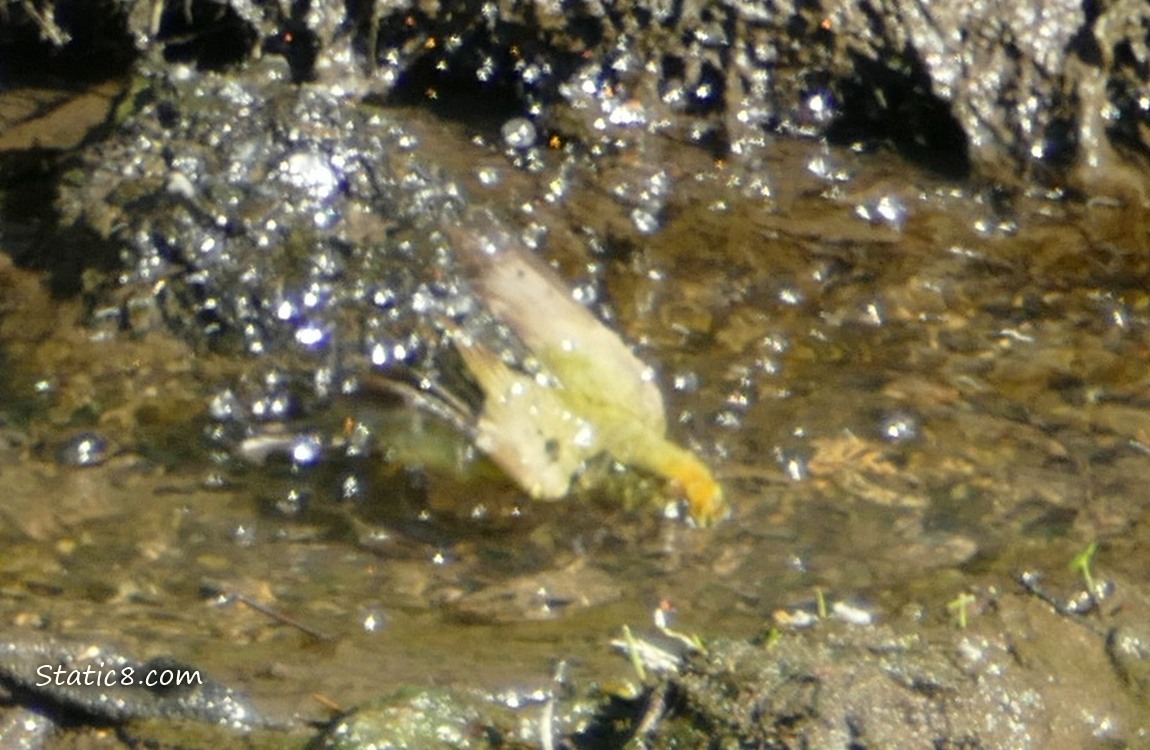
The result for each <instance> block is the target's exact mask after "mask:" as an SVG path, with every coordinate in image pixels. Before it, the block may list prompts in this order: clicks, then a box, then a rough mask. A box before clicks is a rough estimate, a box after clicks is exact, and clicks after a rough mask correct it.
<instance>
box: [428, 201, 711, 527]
mask: <svg viewBox="0 0 1150 750" xmlns="http://www.w3.org/2000/svg"><path fill="white" fill-rule="evenodd" d="M449 237H450V239H451V242H452V246H453V249H454V250H455V252H456V254H457V256H458V258H459V260H460V262H461V265H462V267H463V269H464V272H465V275H466V277H467V279H468V281H469V283H470V284H471V285H472V287H473V288H474V290H475V292H476V294H477V296H478V297H479V299H480V300H481V301H482V302H483V304H484V305H485V306H486V308H487V309H488V310H489V311H490V312H491V314H492V315H493V316H494V317H495V318H496V319H498V320H499V321H500V322H502V323H504V324H505V325H506V326H507V327H508V328H509V329H510V330H511V331H513V332H514V333H515V335H516V336H517V337H518V338H519V339H520V340H521V341H522V342H523V344H524V345H525V346H526V348H527V349H528V351H530V352H531V354H532V355H533V356H534V357H535V359H536V360H537V361H538V362H539V365H540V367H539V369H538V371H537V372H535V373H527V372H524V371H522V370H520V369H517V368H514V367H512V366H511V365H509V364H508V363H506V362H504V361H503V360H502V359H501V358H500V356H499V355H498V354H496V353H494V352H492V351H490V350H489V349H487V348H486V347H484V346H482V345H481V344H479V343H477V342H475V341H472V340H470V339H469V338H468V337H466V336H464V335H459V336H457V338H456V340H455V345H456V348H457V349H458V350H459V353H460V355H461V356H462V358H463V362H464V364H465V365H466V366H467V369H468V370H469V371H470V373H471V375H472V376H473V377H474V378H475V380H476V382H477V383H478V384H479V386H480V388H482V390H483V393H484V404H483V411H482V413H481V414H480V415H479V421H478V424H477V426H476V445H477V446H478V447H479V448H480V450H482V451H484V452H485V453H487V454H488V455H489V456H490V457H491V458H492V460H494V461H495V463H496V464H498V465H499V466H500V468H502V469H503V470H504V471H505V472H506V473H507V474H508V476H510V477H511V478H512V479H514V480H515V481H516V482H517V483H518V484H519V485H520V486H521V487H522V488H523V489H524V490H525V491H526V492H528V493H529V494H530V495H531V496H532V497H535V498H538V499H556V498H559V497H562V496H564V495H566V494H567V492H568V490H569V489H570V485H571V481H572V479H573V477H574V476H575V474H577V473H578V471H579V470H580V468H581V467H582V466H583V465H584V464H585V462H586V461H587V460H588V459H590V458H592V457H594V456H596V455H599V454H603V453H605V454H607V455H609V456H611V457H612V458H614V459H615V460H617V461H619V462H620V463H623V464H627V465H631V466H636V467H639V468H641V469H645V470H647V471H650V472H653V473H655V474H657V475H659V476H662V477H665V478H667V479H669V480H671V481H672V482H673V483H675V484H676V485H677V487H678V490H679V491H680V492H682V493H683V496H684V497H685V498H686V501H687V504H688V506H689V509H690V514H691V518H692V519H693V520H694V521H695V522H696V523H698V524H699V525H703V526H706V525H710V524H712V523H714V522H715V521H717V520H720V519H721V518H722V517H723V516H724V515H725V514H726V511H727V508H726V504H725V502H724V500H723V491H722V487H720V486H719V484H718V482H716V481H715V479H714V477H713V476H712V475H711V472H710V470H709V469H708V468H707V466H706V465H705V464H704V463H703V462H702V461H700V460H699V458H698V457H697V456H695V455H694V454H693V453H691V452H690V451H688V450H685V449H684V448H681V447H680V446H678V445H676V444H674V443H673V442H671V441H670V440H668V439H667V437H666V433H667V422H666V416H665V414H664V407H663V396H662V394H661V393H660V391H659V388H658V387H657V386H656V384H655V381H654V373H653V372H652V370H651V369H650V368H649V367H647V366H646V365H644V364H643V362H642V361H640V360H639V358H638V357H636V356H635V354H634V353H633V352H632V351H631V350H630V349H629V348H628V347H627V345H626V344H624V343H623V341H622V339H620V338H619V336H618V335H617V334H616V333H615V332H614V331H612V330H611V329H609V328H608V327H607V326H605V325H604V324H603V323H602V322H600V321H599V320H598V319H597V318H596V317H595V316H594V315H592V314H591V313H590V311H588V310H587V309H586V308H585V307H583V306H582V305H580V304H579V303H577V302H576V301H575V300H574V299H572V298H571V295H570V293H569V291H568V290H567V288H566V286H565V285H564V284H563V282H562V281H561V280H560V279H559V277H558V276H557V275H556V274H555V272H554V271H552V270H551V269H550V268H549V267H548V266H546V265H545V264H544V263H542V262H541V261H540V260H539V259H538V258H537V257H536V256H535V255H534V254H532V253H531V251H530V250H529V249H528V248H526V247H525V246H524V245H523V244H522V242H521V241H520V240H519V238H518V237H517V236H515V234H514V233H512V232H510V231H508V230H507V229H506V228H504V227H503V226H502V225H501V224H500V223H499V222H498V221H496V220H495V219H494V217H492V216H491V215H490V214H488V213H486V212H479V211H472V212H469V213H468V214H467V215H466V216H465V217H464V218H463V219H462V221H461V222H460V223H459V225H458V226H457V227H455V228H454V229H452V230H450V232H449Z"/></svg>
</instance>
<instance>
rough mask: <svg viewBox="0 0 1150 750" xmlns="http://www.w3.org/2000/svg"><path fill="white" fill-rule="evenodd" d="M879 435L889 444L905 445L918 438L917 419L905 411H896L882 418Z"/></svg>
mask: <svg viewBox="0 0 1150 750" xmlns="http://www.w3.org/2000/svg"><path fill="white" fill-rule="evenodd" d="M879 434H880V435H881V436H882V437H883V439H884V440H887V441H889V442H891V443H895V444H898V443H905V442H907V441H910V440H914V439H915V438H916V437H918V418H917V417H915V416H914V415H913V414H911V413H909V412H905V411H896V412H893V413H891V414H888V415H886V416H884V417H883V418H882V421H881V422H880V423H879Z"/></svg>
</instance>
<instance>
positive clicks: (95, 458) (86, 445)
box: [56, 432, 108, 466]
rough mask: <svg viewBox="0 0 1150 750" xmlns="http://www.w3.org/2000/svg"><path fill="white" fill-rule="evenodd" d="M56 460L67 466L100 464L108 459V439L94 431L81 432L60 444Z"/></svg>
mask: <svg viewBox="0 0 1150 750" xmlns="http://www.w3.org/2000/svg"><path fill="white" fill-rule="evenodd" d="M56 460H57V461H59V462H60V463H62V464H64V465H65V466H99V465H100V464H102V463H104V462H105V461H107V460H108V441H107V440H105V439H104V438H103V437H102V436H100V435H98V434H96V433H94V432H81V433H80V434H79V435H76V436H74V437H72V438H71V439H70V440H68V441H67V442H65V443H64V444H63V445H61V446H60V449H59V450H58V451H57V452H56Z"/></svg>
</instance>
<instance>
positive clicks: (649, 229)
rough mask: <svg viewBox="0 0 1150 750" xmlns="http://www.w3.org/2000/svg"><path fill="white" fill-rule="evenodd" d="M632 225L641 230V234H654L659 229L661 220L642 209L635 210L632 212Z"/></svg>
mask: <svg viewBox="0 0 1150 750" xmlns="http://www.w3.org/2000/svg"><path fill="white" fill-rule="evenodd" d="M631 223H632V224H634V225H635V229H637V230H639V233H640V234H652V233H654V232H655V230H656V229H658V228H659V220H658V219H656V218H655V216H654V215H653V214H651V213H650V212H649V211H646V210H644V209H642V208H635V209H633V210H632V211H631Z"/></svg>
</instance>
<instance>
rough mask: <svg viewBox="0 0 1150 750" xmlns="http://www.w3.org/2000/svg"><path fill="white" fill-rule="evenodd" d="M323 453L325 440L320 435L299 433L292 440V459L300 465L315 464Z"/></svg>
mask: <svg viewBox="0 0 1150 750" xmlns="http://www.w3.org/2000/svg"><path fill="white" fill-rule="evenodd" d="M322 455H323V441H322V440H320V438H319V436H318V435H310V434H309V435H299V436H297V437H296V439H295V440H293V441H292V446H291V457H292V461H294V462H295V463H296V464H299V465H300V466H307V465H309V464H314V463H315V462H316V461H319V459H320V456H322Z"/></svg>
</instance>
